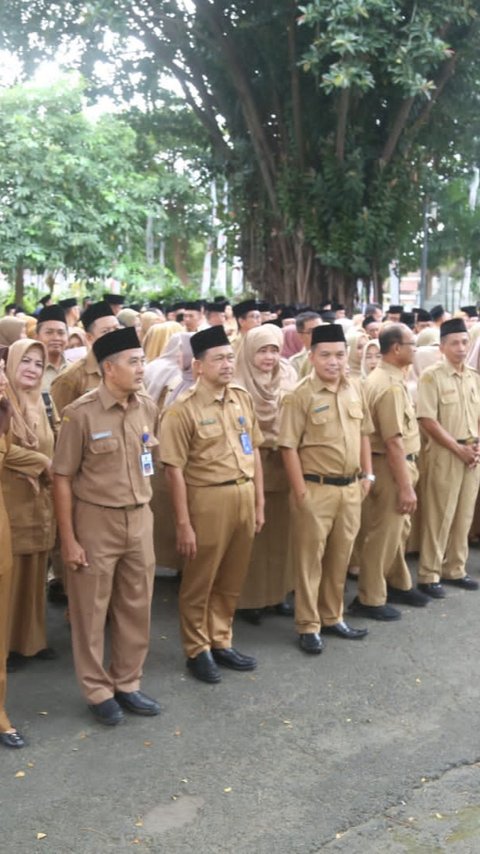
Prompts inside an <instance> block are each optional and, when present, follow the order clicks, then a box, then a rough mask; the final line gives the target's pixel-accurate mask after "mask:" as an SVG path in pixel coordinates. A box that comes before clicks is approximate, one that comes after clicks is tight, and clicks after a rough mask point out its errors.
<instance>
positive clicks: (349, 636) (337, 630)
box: [322, 621, 368, 640]
mask: <svg viewBox="0 0 480 854" xmlns="http://www.w3.org/2000/svg"><path fill="white" fill-rule="evenodd" d="M322 635H337V636H338V637H339V638H345V640H361V639H362V638H364V637H365V636H366V635H368V629H354V628H352V626H349V625H348V623H345V622H343V621H342V622H341V623H334V624H333V626H322Z"/></svg>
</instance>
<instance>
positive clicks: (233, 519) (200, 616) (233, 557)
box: [179, 481, 255, 658]
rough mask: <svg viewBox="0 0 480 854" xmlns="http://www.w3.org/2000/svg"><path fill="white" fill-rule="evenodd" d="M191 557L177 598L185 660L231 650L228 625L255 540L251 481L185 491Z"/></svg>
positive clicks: (230, 626) (253, 500) (231, 621)
mask: <svg viewBox="0 0 480 854" xmlns="http://www.w3.org/2000/svg"><path fill="white" fill-rule="evenodd" d="M187 490H188V507H189V512H190V520H191V523H192V526H193V529H194V531H195V534H196V538H197V555H196V557H195V558H194V559H193V560H187V561H186V563H185V566H184V569H183V573H182V583H181V586H180V593H179V608H180V630H181V634H182V641H183V647H184V650H185V653H186V655H187V656H188V657H189V658H195V657H196V656H197V655H199V653H201V652H204V651H205V650H209V649H210V648H211V647H217V648H229V647H231V645H232V623H233V616H234V614H235V610H236V607H237V602H238V598H239V595H240V591H241V589H242V585H243V582H244V579H245V576H246V573H247V570H248V564H249V561H250V553H251V550H252V544H253V538H254V535H255V490H254V485H253V482H252V481H249V482H247V483H243V484H239V485H238V486H237V485H232V486H202V487H194V486H188V487H187Z"/></svg>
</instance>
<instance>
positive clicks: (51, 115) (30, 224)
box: [0, 79, 155, 276]
mask: <svg viewBox="0 0 480 854" xmlns="http://www.w3.org/2000/svg"><path fill="white" fill-rule="evenodd" d="M134 154H135V133H134V132H133V130H131V129H130V128H129V127H127V125H126V124H125V123H124V122H122V121H121V120H120V119H119V118H117V117H114V116H104V117H103V118H102V119H100V120H99V121H98V122H96V123H95V124H91V123H90V122H88V121H87V119H86V118H85V116H84V115H83V113H82V90H81V87H80V86H79V85H72V81H71V80H68V79H67V80H65V81H63V82H62V83H60V84H57V85H56V86H54V87H49V88H48V89H42V88H36V87H33V86H21V87H14V88H12V89H9V90H6V91H4V92H3V93H2V94H1V95H0V194H1V198H2V207H1V212H0V264H1V266H2V267H3V269H7V270H10V271H14V270H15V269H16V268H17V267H30V268H32V269H33V270H35V271H40V272H41V271H43V270H45V269H49V270H55V269H58V268H61V269H70V270H76V271H78V272H79V273H83V274H84V275H86V276H93V275H97V274H107V273H108V272H109V271H110V269H111V267H112V264H113V263H114V261H115V259H116V258H117V257H118V256H119V255H120V254H121V252H122V251H123V249H122V247H129V246H132V245H134V244H135V243H137V242H138V241H139V240H140V239H143V228H144V221H145V215H146V212H147V210H148V209H149V208H150V207H151V206H152V205H153V206H154V203H155V198H154V190H155V187H154V185H153V183H152V181H151V179H150V177H149V176H141V175H139V174H138V173H137V172H135V170H134V168H133V165H132V161H133V157H134Z"/></svg>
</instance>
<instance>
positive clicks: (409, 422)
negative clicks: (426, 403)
mask: <svg viewBox="0 0 480 854" xmlns="http://www.w3.org/2000/svg"><path fill="white" fill-rule="evenodd" d="M363 388H364V391H365V397H366V399H367V404H368V407H369V409H370V414H371V416H372V421H373V426H374V432H373V434H372V436H371V437H370V442H371V445H372V453H375V454H385V453H386V451H387V449H386V446H385V442H386V441H387V440H388V439H393V437H394V436H401V438H402V439H403V447H404V450H405V454H418V452H419V451H420V431H419V429H418V423H417V419H416V416H415V410H414V408H413V403H412V400H411V398H410V395H409V393H408V389H407V386H406V385H405V375H404V373H403V371H402V370H401V368H396V367H395V366H394V365H390V364H388V363H387V362H381V363H380V364H379V365H377V367H376V368H374V370H373V371H372V372H371V374H369V375H368V377H367V378H366V380H365V382H364V384H363Z"/></svg>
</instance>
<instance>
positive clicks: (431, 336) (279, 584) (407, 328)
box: [0, 294, 480, 748]
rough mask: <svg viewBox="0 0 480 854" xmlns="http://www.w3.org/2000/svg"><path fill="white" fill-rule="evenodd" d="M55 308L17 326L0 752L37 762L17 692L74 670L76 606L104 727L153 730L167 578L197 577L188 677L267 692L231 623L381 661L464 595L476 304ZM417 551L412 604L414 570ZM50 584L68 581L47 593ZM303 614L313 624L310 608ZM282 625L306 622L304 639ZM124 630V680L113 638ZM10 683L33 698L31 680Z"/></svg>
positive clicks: (476, 457) (472, 519) (2, 430)
mask: <svg viewBox="0 0 480 854" xmlns="http://www.w3.org/2000/svg"><path fill="white" fill-rule="evenodd" d="M123 303H124V299H123V297H121V296H118V295H115V294H107V295H105V296H104V298H103V299H102V300H100V301H99V302H95V303H94V302H91V301H86V304H85V305H84V306H83V311H82V312H81V313H80V308H79V306H78V305H77V301H76V299H73V298H69V299H65V300H61V301H60V302H59V303H57V304H53V303H52V301H51V300H50V299H49V298H48V297H46V298H45V299H44V300H42V304H41V305H39V307H38V310H37V311H36V312H35V316H32V317H30V316H27V315H25V314H24V313H22V311H21V310H19V309H17V308H16V307H15V306H9V307H8V311H7V313H6V315H5V317H4V318H2V319H0V477H1V490H0V531H1V533H0V537H1V545H2V548H1V552H0V742H1V743H3V744H4V745H5V746H7V747H12V748H19V747H23V745H24V743H25V742H24V739H23V737H22V735H21V734H20V733H19V732H18V730H17V729H16V728H15V727H14V726H13V725H12V724H11V722H10V720H9V718H8V716H7V713H6V710H5V697H6V681H7V672H13V671H15V670H16V669H17V668H18V667H21V666H22V665H23V664H24V663H25V662H26V661H28V660H33V659H43V660H49V659H53V658H55V657H56V653H55V651H54V650H53V649H52V648H51V647H50V646H49V645H48V640H47V625H46V597H47V595H48V598H49V599H50V600H51V601H52V602H57V603H64V604H65V605H66V606H68V611H67V615H68V621H69V623H70V629H71V638H72V649H73V660H74V666H75V673H76V677H77V680H78V683H79V687H80V690H81V693H82V695H83V697H84V699H85V701H86V703H87V705H88V707H89V709H90V711H91V712H92V714H93V716H94V717H95V719H96V720H97V721H99V722H100V723H102V724H105V725H107V726H114V725H116V724H118V723H120V722H121V721H123V720H124V717H125V711H127V712H131V713H133V714H140V715H151V716H155V715H158V714H159V713H160V706H159V704H158V702H157V701H156V700H154V699H152V698H150V697H148V696H147V695H146V694H145V693H144V692H143V691H141V676H142V671H143V665H144V661H145V658H146V655H147V652H148V649H149V635H150V609H151V599H152V595H153V586H154V577H155V567H156V566H161V567H169V568H171V569H175V570H177V571H178V572H179V575H180V579H181V580H180V588H179V597H178V604H179V621H180V632H181V641H182V646H183V649H184V652H185V656H186V666H187V669H188V671H189V672H190V673H191V675H192V676H193V677H195V678H196V679H198V680H200V681H203V682H206V683H211V684H213V683H218V682H220V681H221V670H222V668H229V669H231V670H236V671H251V670H254V669H255V668H256V666H257V662H256V660H255V658H253V657H252V656H251V655H247V654H244V653H242V652H240V651H239V650H238V649H236V647H235V646H234V645H233V637H232V627H233V621H234V617H235V615H237V616H238V617H239V618H242V619H243V620H245V621H247V622H248V623H250V624H253V625H257V626H258V625H260V624H261V623H262V621H263V619H264V616H265V614H266V613H267V612H268V611H273V612H274V613H276V614H279V615H282V616H285V617H293V620H294V625H295V630H296V635H297V638H298V647H299V650H300V651H301V652H303V653H305V654H307V655H318V654H319V653H321V652H322V650H323V647H324V640H323V638H324V636H325V635H329V634H333V635H336V636H337V637H340V638H342V639H345V640H362V639H363V638H364V637H365V636H366V635H367V633H368V630H367V628H366V627H364V626H356V625H351V623H350V622H347V621H346V620H345V616H344V594H345V585H346V578H347V576H348V577H349V578H352V579H355V580H356V581H357V583H358V593H357V596H355V598H354V599H353V601H352V602H351V603H350V604H349V607H348V611H349V614H350V615H351V617H353V618H356V617H362V618H365V619H367V620H377V621H378V620H380V621H385V622H388V621H392V620H398V619H400V618H401V610H400V609H399V608H398V607H397V606H398V605H405V606H410V607H416V608H421V607H425V606H426V605H428V604H430V603H432V602H434V601H435V600H437V599H443V598H444V597H445V596H446V586H447V585H450V586H454V587H457V588H462V589H463V590H466V591H474V590H477V589H478V586H479V585H478V582H477V581H476V580H475V579H473V578H472V577H470V576H469V575H468V574H467V572H466V562H467V557H468V547H469V538H475V537H476V536H477V534H478V531H477V515H480V514H478V513H476V512H475V510H476V503H477V495H478V490H479V483H480V466H479V463H480V444H479V443H480V440H479V433H480V430H479V418H480V376H479V362H480V323H479V319H478V312H477V309H476V307H475V306H466V307H464V308H462V309H461V310H459V311H458V312H456V313H455V316H453V317H451V316H450V315H448V313H447V312H446V311H445V310H444V309H443V307H442V306H436V307H435V308H434V309H432V310H431V311H430V312H428V311H426V310H424V309H414V310H413V311H411V312H407V311H404V309H403V307H402V306H394V305H391V306H390V308H389V309H388V310H387V312H386V313H385V314H384V312H383V311H382V309H381V307H380V306H379V305H377V304H370V305H367V306H365V308H364V311H363V312H361V313H360V312H359V313H357V314H354V316H353V317H351V318H348V317H347V316H346V313H345V310H344V308H343V306H340V305H338V304H336V303H329V304H325V305H323V306H322V307H321V308H319V309H318V310H314V309H312V308H311V307H309V306H303V307H293V306H284V305H283V306H276V307H273V308H272V307H271V306H270V305H268V304H266V303H264V302H260V301H258V300H256V299H248V300H243V301H242V302H240V303H238V304H237V305H235V306H233V310H232V307H231V306H230V305H229V303H228V301H227V300H225V299H223V298H216V299H215V300H214V301H213V302H206V303H204V302H202V301H183V302H181V303H177V304H175V305H172V306H166V305H160V304H158V303H154V304H153V305H151V306H150V307H149V308H148V309H146V310H143V311H142V310H140V307H139V306H130V307H124V305H123ZM409 551H410V552H418V553H419V564H418V575H417V579H416V584H415V585H414V583H413V580H412V576H411V573H410V569H409V567H408V564H407V561H406V557H405V555H406V554H407V553H408V552H409ZM47 578H48V583H47ZM292 602H293V604H292ZM286 625H288V624H287V623H286ZM107 631H108V633H109V639H110V644H109V655H108V661H106V660H105V659H106V654H105V635H106V632H107ZM13 678H14V677H13Z"/></svg>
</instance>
